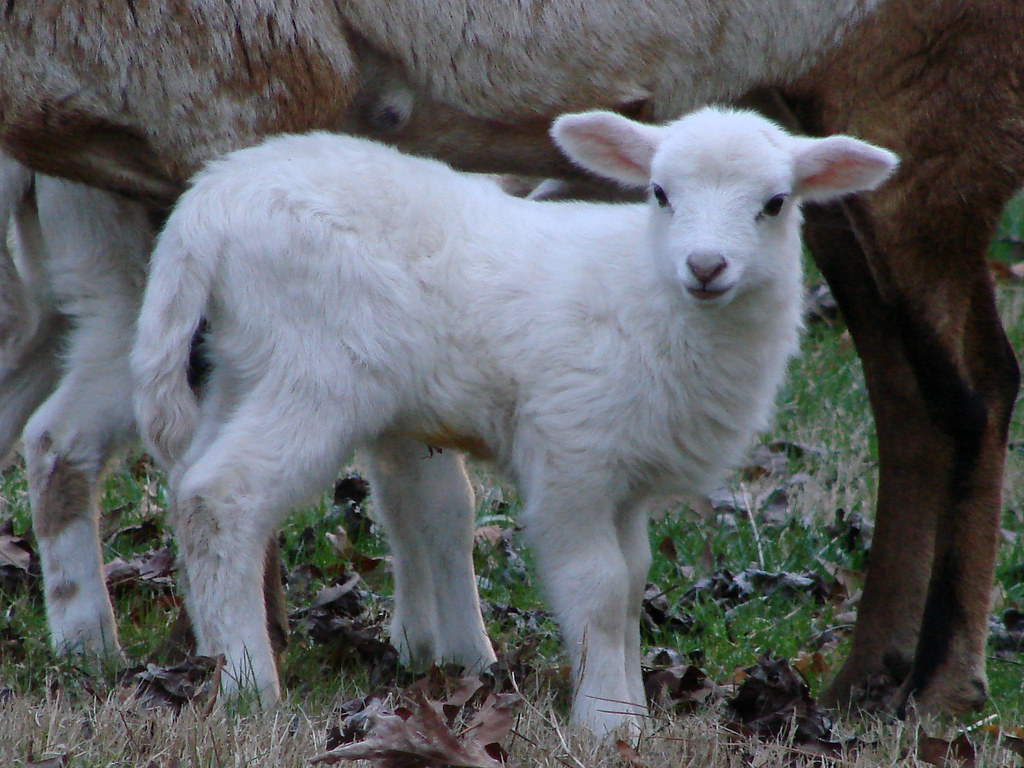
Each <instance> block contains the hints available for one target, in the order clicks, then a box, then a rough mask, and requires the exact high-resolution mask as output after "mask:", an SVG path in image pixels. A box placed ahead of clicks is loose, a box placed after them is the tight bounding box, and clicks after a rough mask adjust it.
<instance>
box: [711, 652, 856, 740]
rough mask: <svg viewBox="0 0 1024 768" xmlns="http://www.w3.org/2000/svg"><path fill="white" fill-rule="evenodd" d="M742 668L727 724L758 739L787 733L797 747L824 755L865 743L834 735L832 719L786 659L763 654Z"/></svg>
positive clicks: (783, 735)
mask: <svg viewBox="0 0 1024 768" xmlns="http://www.w3.org/2000/svg"><path fill="white" fill-rule="evenodd" d="M744 672H745V673H746V674H745V677H744V679H743V682H742V684H741V685H740V687H739V690H738V691H737V692H736V695H735V696H734V697H733V698H732V699H730V700H729V702H728V711H729V713H730V715H731V718H732V719H731V721H730V722H729V723H728V724H727V727H728V728H730V729H732V730H733V731H735V732H736V733H739V734H742V735H745V736H756V737H757V738H760V739H765V738H771V739H779V738H780V737H787V736H788V737H790V738H791V739H792V741H793V743H794V744H795V745H796V746H798V747H799V748H800V749H802V750H811V751H813V752H815V753H816V754H825V755H838V754H843V753H845V752H848V751H850V750H854V749H857V748H859V747H861V746H864V742H862V741H860V740H858V739H850V740H848V741H836V740H835V739H833V736H832V719H831V718H830V717H829V715H828V713H826V712H825V710H824V708H823V707H822V706H821V705H819V704H818V703H817V702H816V701H815V700H814V699H813V698H812V697H811V694H810V689H809V688H808V687H807V683H805V682H804V679H803V678H802V677H801V676H800V675H799V674H798V673H797V672H796V670H794V669H793V667H792V666H790V664H789V662H787V661H786V660H785V659H773V658H770V657H768V656H762V657H761V658H759V659H758V662H757V664H755V665H754V666H752V667H748V668H747V669H746V670H744Z"/></svg>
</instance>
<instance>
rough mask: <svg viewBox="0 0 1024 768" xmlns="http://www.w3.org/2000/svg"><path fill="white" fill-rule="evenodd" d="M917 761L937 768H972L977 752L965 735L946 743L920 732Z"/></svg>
mask: <svg viewBox="0 0 1024 768" xmlns="http://www.w3.org/2000/svg"><path fill="white" fill-rule="evenodd" d="M917 759H918V760H920V761H921V762H923V763H928V765H934V766H937V768H974V766H975V764H976V763H977V760H978V751H977V749H976V748H975V746H974V744H972V743H971V740H970V739H969V738H967V734H965V733H961V734H960V735H959V736H957V737H956V738H955V739H953V740H952V741H946V740H945V739H936V738H933V737H931V736H928V735H926V734H925V732H924V731H923V730H922V731H919V732H918V740H917Z"/></svg>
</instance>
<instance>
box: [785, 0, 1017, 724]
mask: <svg viewBox="0 0 1024 768" xmlns="http://www.w3.org/2000/svg"><path fill="white" fill-rule="evenodd" d="M1022 25H1024V6H1021V5H1020V4H1019V3H1013V2H1010V1H1009V0H988V1H987V2H979V3H974V4H970V5H969V6H968V5H965V4H961V3H956V2H940V3H934V4H931V3H929V4H926V5H922V4H915V3H913V2H910V0H891V1H890V2H889V3H887V4H885V6H884V8H883V10H882V11H881V12H880V13H879V14H878V16H877V17H875V19H874V21H873V22H872V23H870V24H867V25H865V27H864V28H862V29H861V30H860V31H859V32H858V34H857V35H855V36H854V37H853V38H852V39H851V40H849V41H848V42H847V43H846V44H845V45H844V47H843V48H842V49H841V50H840V51H839V52H838V53H837V54H836V55H834V56H832V57H830V60H829V62H828V63H827V64H825V65H824V66H823V67H821V68H820V70H819V71H817V72H815V73H813V74H812V75H811V76H810V77H809V78H808V79H807V80H806V81H804V82H802V83H801V84H799V85H797V86H796V87H795V88H794V89H793V90H792V91H791V93H790V96H794V95H795V96H797V102H798V112H799V113H800V117H801V120H802V122H804V124H805V125H807V126H809V127H810V129H811V130H812V132H814V133H835V132H846V133H852V134H854V135H857V136H860V137H861V138H864V139H866V140H868V141H873V142H876V143H878V144H880V145H882V146H887V147H889V148H891V149H893V150H895V151H896V152H897V153H898V154H899V155H900V157H901V158H902V161H903V164H902V167H901V170H900V171H899V173H898V174H897V175H896V177H895V178H894V179H893V180H892V181H891V182H890V183H889V184H887V185H886V186H885V187H884V188H883V189H881V190H879V191H878V192H876V193H873V194H872V195H871V196H870V197H869V198H866V199H864V200H859V201H853V202H851V203H850V204H849V205H848V211H849V214H850V216H851V218H852V220H853V221H854V224H855V228H856V229H857V231H858V234H859V236H860V237H859V245H860V246H862V247H863V250H861V249H860V248H858V241H857V239H855V238H854V236H853V234H852V233H851V231H850V229H849V228H843V227H842V226H840V227H838V228H836V227H832V226H828V225H827V224H826V226H823V227H815V226H811V227H809V229H808V235H809V242H810V243H811V245H812V249H813V250H814V253H815V258H816V259H817V260H818V262H819V264H820V265H821V268H822V270H823V272H824V274H825V275H826V278H827V279H828V280H829V282H830V284H831V285H832V287H833V290H834V291H835V293H836V297H837V300H838V301H839V304H840V307H841V309H842V311H843V312H844V314H845V316H846V318H847V321H848V323H849V326H850V331H851V334H852V335H853V337H854V341H855V343H856V344H857V348H858V352H859V353H860V355H861V358H862V361H863V364H864V373H865V380H866V383H867V386H868V390H869V393H870V397H871V404H872V408H873V410H874V414H875V420H876V428H877V431H878V446H879V448H878V451H879V463H880V478H879V498H878V519H877V525H876V529H875V540H874V543H873V545H872V552H871V560H870V564H869V567H868V574H867V582H866V585H865V589H864V596H863V599H862V601H861V606H860V615H859V619H858V624H857V628H856V630H855V633H854V638H853V648H852V650H851V654H850V657H849V659H848V660H847V662H846V664H845V665H844V667H843V669H842V670H841V671H840V673H839V675H838V676H837V678H836V680H835V681H834V682H833V684H832V686H831V688H830V689H829V692H828V698H829V699H830V700H832V701H833V702H836V703H846V702H850V701H851V700H852V701H855V702H856V701H857V700H858V699H859V697H860V696H861V695H862V694H863V688H864V685H865V683H866V682H870V681H871V680H872V679H874V678H876V677H877V676H878V675H887V676H889V677H891V678H893V679H895V680H900V679H901V678H902V679H904V680H905V687H904V691H903V700H904V702H905V701H906V700H908V699H912V700H913V702H914V703H915V704H916V705H917V706H918V707H919V708H921V709H925V710H929V711H947V712H962V711H964V710H967V709H970V708H972V707H975V706H978V705H979V704H981V703H982V702H983V701H984V699H985V695H986V680H985V671H984V643H985V637H986V632H987V623H988V612H989V608H990V597H989V595H990V591H991V583H992V576H993V570H994V563H995V555H996V545H997V534H998V524H999V514H1000V509H1001V490H1002V471H1003V463H1004V460H1005V449H1006V434H1007V428H1008V423H1009V417H1010V410H1011V408H1012V406H1013V402H1014V398H1015V396H1016V393H1017V390H1018V387H1019V376H1020V374H1019V370H1018V367H1017V364H1016V361H1015V359H1014V356H1013V352H1012V350H1011V349H1010V347H1009V344H1008V342H1007V340H1006V337H1005V334H1004V332H1003V329H1002V326H1001V324H1000V321H999V317H998V315H997V312H996V307H995V301H994V293H993V288H992V283H991V277H990V275H989V273H988V268H987V262H986V257H985V251H986V247H987V245H988V242H989V240H990V238H991V236H992V233H993V231H994V227H995V223H996V221H997V219H998V216H999V214H1000V212H1001V210H1002V208H1003V206H1004V205H1005V203H1006V201H1007V200H1008V199H1009V197H1010V196H1011V195H1012V194H1013V192H1015V191H1016V190H1017V189H1018V188H1019V186H1020V184H1021V182H1022V181H1024V123H1022V121H1021V115H1022V114H1024V94H1022V91H1021V89H1020V87H1019V82H1020V79H1021V76H1022V74H1024V72H1022V68H1024V49H1022V44H1021V41H1020V40H1018V39H1017V37H1016V36H1012V35H1011V36H1008V35H1006V33H1005V31H1006V30H1007V29H1013V28H1017V29H1019V28H1024V26H1022ZM1009 38H1012V39H1009ZM1004 39H1005V44H1003V43H1000V42H997V41H1000V40H1004ZM814 218H815V217H814V216H813V215H812V220H813V219H814ZM832 224H835V221H833V222H832ZM904 675H906V677H904Z"/></svg>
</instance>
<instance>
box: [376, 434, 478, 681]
mask: <svg viewBox="0 0 1024 768" xmlns="http://www.w3.org/2000/svg"><path fill="white" fill-rule="evenodd" d="M368 458H369V475H370V484H371V488H372V490H373V499H374V512H375V514H376V516H377V518H378V519H379V520H380V522H381V524H382V525H383V526H384V528H385V530H386V532H387V535H388V541H389V543H390V545H391V550H392V552H393V553H394V560H395V612H394V618H393V620H392V624H391V638H392V642H393V643H394V644H395V646H396V647H397V648H398V650H399V653H400V655H401V657H402V660H403V662H404V663H406V664H409V665H411V666H413V667H425V666H428V665H429V664H431V663H433V662H437V663H445V662H455V663H457V664H461V665H463V666H464V667H466V668H467V669H470V670H473V671H479V670H481V669H485V668H486V667H488V666H489V665H490V664H492V663H493V662H494V660H495V656H494V650H493V649H492V648H491V643H490V640H488V638H487V633H486V631H485V629H484V624H483V619H482V618H481V615H480V600H479V597H478V596H477V591H476V579H475V576H474V573H473V516H474V498H473V488H472V486H471V485H470V482H469V477H468V476H467V475H466V469H465V466H464V464H463V461H462V458H461V457H460V456H459V454H458V453H457V452H455V451H450V450H445V451H430V450H429V449H428V448H426V447H425V446H424V445H422V444H420V443H417V442H414V441H411V440H406V439H402V438H393V439H386V440H382V441H380V442H378V443H377V444H376V445H374V446H373V448H372V449H371V450H370V451H369V452H368Z"/></svg>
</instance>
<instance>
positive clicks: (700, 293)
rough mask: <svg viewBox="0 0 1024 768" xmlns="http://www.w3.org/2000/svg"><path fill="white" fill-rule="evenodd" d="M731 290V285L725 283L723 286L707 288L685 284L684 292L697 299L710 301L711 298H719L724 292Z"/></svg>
mask: <svg viewBox="0 0 1024 768" xmlns="http://www.w3.org/2000/svg"><path fill="white" fill-rule="evenodd" d="M731 290H732V286H731V285H727V286H725V287H724V288H709V287H707V286H701V287H699V288H693V287H690V286H687V288H686V292H687V293H688V294H690V295H691V296H693V298H695V299H697V300H699V301H711V300H713V299H720V298H721V297H722V296H725V294H727V293H728V292H729V291H731Z"/></svg>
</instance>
